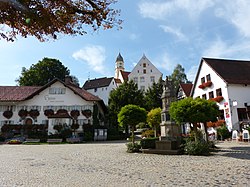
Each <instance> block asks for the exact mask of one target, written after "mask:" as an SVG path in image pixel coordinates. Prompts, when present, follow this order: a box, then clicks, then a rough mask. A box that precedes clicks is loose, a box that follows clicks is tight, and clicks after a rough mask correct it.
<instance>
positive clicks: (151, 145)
mask: <svg viewBox="0 0 250 187" xmlns="http://www.w3.org/2000/svg"><path fill="white" fill-rule="evenodd" d="M158 140H159V138H158V137H157V138H145V139H142V140H141V148H142V149H155V142H156V141H158Z"/></svg>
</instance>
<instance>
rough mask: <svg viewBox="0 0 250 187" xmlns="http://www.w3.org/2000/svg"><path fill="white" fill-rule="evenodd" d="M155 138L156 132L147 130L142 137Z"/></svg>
mask: <svg viewBox="0 0 250 187" xmlns="http://www.w3.org/2000/svg"><path fill="white" fill-rule="evenodd" d="M154 136H155V132H154V130H146V131H144V132H142V134H141V137H146V138H150V137H154Z"/></svg>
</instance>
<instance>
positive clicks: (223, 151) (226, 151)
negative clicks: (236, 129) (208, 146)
mask: <svg viewBox="0 0 250 187" xmlns="http://www.w3.org/2000/svg"><path fill="white" fill-rule="evenodd" d="M218 147H219V150H218V154H219V155H221V156H226V157H232V158H236V159H244V160H250V144H249V145H246V144H245V145H243V146H240V145H239V146H237V145H235V146H232V147H220V146H218Z"/></svg>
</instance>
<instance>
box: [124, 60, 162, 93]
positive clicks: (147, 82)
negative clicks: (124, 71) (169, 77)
mask: <svg viewBox="0 0 250 187" xmlns="http://www.w3.org/2000/svg"><path fill="white" fill-rule="evenodd" d="M161 77H162V73H161V72H160V71H159V70H158V69H157V68H156V67H155V66H154V65H153V64H152V63H151V62H150V61H149V60H148V58H147V57H146V56H145V55H143V56H142V58H141V59H140V60H139V62H138V63H137V64H136V66H135V67H134V69H133V70H132V71H131V73H130V74H129V75H128V80H129V81H130V80H133V81H134V82H135V83H136V84H137V85H138V89H141V90H143V91H146V90H147V89H148V88H149V87H151V86H152V85H153V83H154V82H158V80H159V79H160V78H161Z"/></svg>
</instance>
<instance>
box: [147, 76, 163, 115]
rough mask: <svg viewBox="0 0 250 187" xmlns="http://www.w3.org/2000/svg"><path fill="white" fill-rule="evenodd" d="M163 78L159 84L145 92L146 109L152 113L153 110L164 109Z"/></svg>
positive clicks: (154, 84)
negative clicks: (162, 97)
mask: <svg viewBox="0 0 250 187" xmlns="http://www.w3.org/2000/svg"><path fill="white" fill-rule="evenodd" d="M162 92H163V87H162V78H160V79H159V81H158V82H157V83H153V85H152V86H151V87H149V88H148V89H147V91H146V92H145V97H144V98H145V108H146V109H147V110H148V111H150V110H151V109H153V108H158V107H160V108H161V107H162V99H161V96H162Z"/></svg>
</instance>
